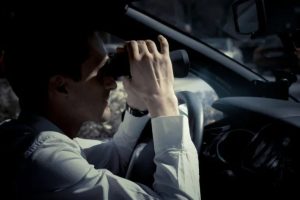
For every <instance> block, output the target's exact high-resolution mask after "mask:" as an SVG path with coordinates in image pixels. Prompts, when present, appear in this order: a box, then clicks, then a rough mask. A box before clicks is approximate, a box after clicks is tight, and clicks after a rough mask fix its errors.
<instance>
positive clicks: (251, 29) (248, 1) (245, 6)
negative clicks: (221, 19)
mask: <svg viewBox="0 0 300 200" xmlns="http://www.w3.org/2000/svg"><path fill="white" fill-rule="evenodd" d="M232 9H233V19H234V25H235V29H236V31H237V32H238V33H240V34H243V35H249V34H253V33H255V32H257V31H258V30H259V20H258V16H257V13H258V12H257V6H256V1H255V0H239V1H235V2H234V3H233V4H232Z"/></svg>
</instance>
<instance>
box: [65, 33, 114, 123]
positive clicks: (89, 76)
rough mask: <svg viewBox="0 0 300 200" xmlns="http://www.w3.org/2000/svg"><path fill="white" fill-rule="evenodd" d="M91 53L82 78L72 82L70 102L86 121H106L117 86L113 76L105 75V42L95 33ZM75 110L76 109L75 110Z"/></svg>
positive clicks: (76, 112) (91, 42)
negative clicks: (111, 96)
mask: <svg viewBox="0 0 300 200" xmlns="http://www.w3.org/2000/svg"><path fill="white" fill-rule="evenodd" d="M89 47H90V53H89V56H88V59H87V60H86V61H85V62H84V63H83V64H82V67H81V80H80V81H77V82H76V81H74V82H72V83H71V86H72V87H71V88H70V90H69V92H70V98H71V99H70V100H71V101H70V103H71V104H72V107H73V108H74V110H75V113H74V114H76V115H77V117H79V118H80V120H81V121H82V122H84V121H104V120H108V118H109V117H110V110H109V108H108V98H109V94H110V91H111V90H112V89H115V88H116V87H117V85H116V82H115V80H114V79H113V78H112V77H103V75H102V74H101V70H100V69H101V68H102V67H103V66H104V64H105V63H106V62H107V60H108V56H107V53H106V51H105V48H104V44H103V42H102V40H101V39H100V38H99V36H98V35H97V34H96V33H95V34H94V35H93V37H92V38H90V40H89ZM73 112H74V111H73Z"/></svg>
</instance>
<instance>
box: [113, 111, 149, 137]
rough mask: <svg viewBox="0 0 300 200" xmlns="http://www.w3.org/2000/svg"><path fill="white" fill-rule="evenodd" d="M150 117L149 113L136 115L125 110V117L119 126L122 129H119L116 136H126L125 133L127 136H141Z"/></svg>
mask: <svg viewBox="0 0 300 200" xmlns="http://www.w3.org/2000/svg"><path fill="white" fill-rule="evenodd" d="M149 119H150V117H149V116H148V115H145V116H143V117H135V116H133V115H131V114H130V113H129V112H128V111H125V115H124V119H123V121H122V123H121V124H120V127H119V129H121V130H122V131H118V132H117V133H116V134H115V138H116V137H118V136H121V137H125V135H126V137H133V138H137V137H139V135H140V134H141V132H142V130H143V129H144V127H145V125H146V123H147V122H148V120H149Z"/></svg>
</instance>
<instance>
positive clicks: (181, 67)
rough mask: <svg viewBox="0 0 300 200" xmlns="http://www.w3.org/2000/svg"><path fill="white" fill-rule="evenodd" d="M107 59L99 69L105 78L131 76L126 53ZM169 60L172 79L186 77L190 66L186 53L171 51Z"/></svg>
mask: <svg viewBox="0 0 300 200" xmlns="http://www.w3.org/2000/svg"><path fill="white" fill-rule="evenodd" d="M109 57H110V59H109V61H108V62H107V63H106V64H105V65H104V66H103V68H102V69H101V71H102V72H103V73H104V74H105V75H106V76H112V77H113V78H114V79H118V78H119V77H121V76H131V74H130V64H129V58H128V53H127V52H120V53H119V52H118V53H112V54H110V55H109ZM170 58H171V62H172V65H173V73H174V77H177V78H182V77H185V76H187V74H188V72H189V65H190V62H189V57H188V54H187V52H186V51H185V50H182V49H180V50H175V51H171V52H170Z"/></svg>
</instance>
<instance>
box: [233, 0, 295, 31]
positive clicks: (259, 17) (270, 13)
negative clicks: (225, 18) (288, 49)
mask: <svg viewBox="0 0 300 200" xmlns="http://www.w3.org/2000/svg"><path fill="white" fill-rule="evenodd" d="M232 9H233V17H234V23H235V28H236V31H237V32H238V33H240V34H251V35H252V37H256V36H263V35H269V34H282V33H294V32H296V31H297V30H300V1H299V0H281V1H274V0H237V1H235V2H234V3H233V4H232Z"/></svg>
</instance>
